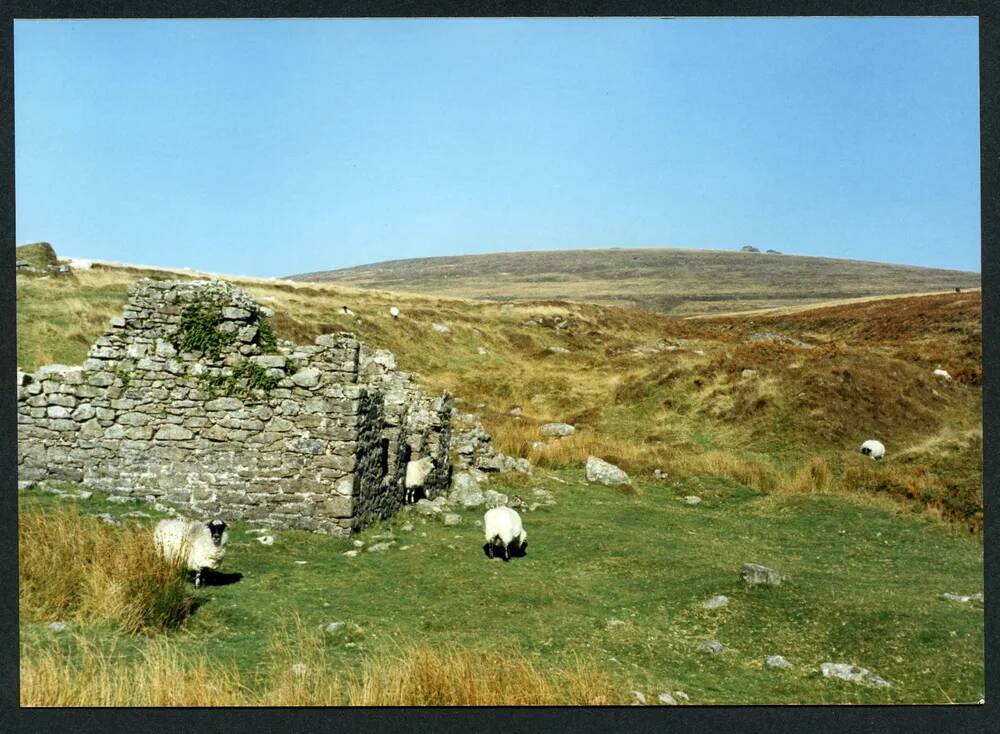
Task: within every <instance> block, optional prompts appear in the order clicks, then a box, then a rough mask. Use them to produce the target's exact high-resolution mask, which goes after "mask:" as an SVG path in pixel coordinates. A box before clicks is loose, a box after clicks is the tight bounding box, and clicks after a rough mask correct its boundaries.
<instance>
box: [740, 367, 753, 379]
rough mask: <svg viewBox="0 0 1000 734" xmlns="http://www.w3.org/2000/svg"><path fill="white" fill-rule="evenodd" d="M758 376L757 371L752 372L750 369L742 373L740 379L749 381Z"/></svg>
mask: <svg viewBox="0 0 1000 734" xmlns="http://www.w3.org/2000/svg"><path fill="white" fill-rule="evenodd" d="M756 376H757V370H752V369H749V368H748V369H745V370H743V371H742V372H740V377H742V378H743V379H744V380H748V379H750V378H751V377H756Z"/></svg>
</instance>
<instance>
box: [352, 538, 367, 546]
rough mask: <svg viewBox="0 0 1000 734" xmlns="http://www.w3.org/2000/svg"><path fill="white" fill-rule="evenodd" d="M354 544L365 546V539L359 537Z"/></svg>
mask: <svg viewBox="0 0 1000 734" xmlns="http://www.w3.org/2000/svg"><path fill="white" fill-rule="evenodd" d="M352 545H353V546H354V547H355V548H363V547H364V545H365V541H363V540H361V539H360V538H359V539H357V540H355V541H353V543H352Z"/></svg>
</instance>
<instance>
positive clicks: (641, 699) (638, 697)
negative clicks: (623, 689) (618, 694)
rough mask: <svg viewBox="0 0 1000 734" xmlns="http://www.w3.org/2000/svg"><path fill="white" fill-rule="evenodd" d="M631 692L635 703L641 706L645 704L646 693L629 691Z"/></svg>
mask: <svg viewBox="0 0 1000 734" xmlns="http://www.w3.org/2000/svg"><path fill="white" fill-rule="evenodd" d="M629 692H630V693H631V694H632V698H634V699H635V701H636V703H638V704H641V705H643V706H645V705H646V694H645V693H643V692H642V691H629Z"/></svg>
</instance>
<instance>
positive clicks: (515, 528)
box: [483, 507, 528, 561]
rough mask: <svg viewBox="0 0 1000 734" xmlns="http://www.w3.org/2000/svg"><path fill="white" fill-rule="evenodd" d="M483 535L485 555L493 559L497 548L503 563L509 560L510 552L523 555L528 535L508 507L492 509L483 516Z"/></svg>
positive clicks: (518, 517) (519, 517) (518, 518)
mask: <svg viewBox="0 0 1000 734" xmlns="http://www.w3.org/2000/svg"><path fill="white" fill-rule="evenodd" d="M483 535H484V536H485V538H486V555H487V556H489V557H490V558H494V557H495V555H494V554H495V552H496V548H497V546H499V547H500V548H501V550H502V553H503V559H504V560H505V561H509V560H510V552H511V549H512V547H513V549H514V550H515V551H519V552H520V553H522V554H523V553H524V550H525V549H526V548H527V547H528V534H527V533H526V532H524V526H523V525H522V524H521V516H520V515H518V514H517V512H515V511H514V510H512V509H510V508H509V507H494V508H493V509H491V510H487V511H486V514H485V515H484V516H483Z"/></svg>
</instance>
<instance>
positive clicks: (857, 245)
mask: <svg viewBox="0 0 1000 734" xmlns="http://www.w3.org/2000/svg"><path fill="white" fill-rule="evenodd" d="M14 38H15V135H16V144H15V145H16V177H17V178H16V186H17V242H18V243H19V244H23V243H27V242H34V241H41V240H44V241H48V242H51V243H52V244H53V245H54V246H55V248H56V250H57V252H58V253H59V254H60V255H66V256H73V257H90V258H96V259H105V260H115V261H122V262H134V263H141V264H150V265H163V266H171V267H193V268H195V269H199V270H207V271H210V272H220V273H232V274H242V275H258V276H281V275H288V274H292V273H299V272H306V271H314V270H325V269H332V268H337V267H347V266H351V265H359V264H362V263H369V262H376V261H379V260H388V259H397V258H407V257H424V256H433V255H457V254H467V253H477V252H501V251H507V250H541V249H561V248H577V247H695V248H703V247H704V248H718V249H731V248H738V247H739V246H741V245H744V244H752V245H755V246H757V247H760V248H761V249H765V248H775V249H778V250H781V251H783V252H788V253H796V254H808V255H822V256H828V257H847V258H858V259H867V260H880V261H885V262H897V263H909V264H915V265H928V266H936V267H949V268H959V269H964V270H979V263H980V227H979V225H980V207H979V198H980V196H979V75H978V65H979V62H978V26H977V21H976V19H975V18H926V19H916V18H914V19H890V18H885V19H880V18H857V19H720V20H715V19H704V20H702V19H681V20H654V19H649V20H633V19H608V20H585V19H579V20H506V19H498V20H405V19H399V20H248V21H239V20H217V21H205V20H192V21H162V20H149V21H126V20H119V21H72V22H71V21H18V22H16V23H15V29H14Z"/></svg>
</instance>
